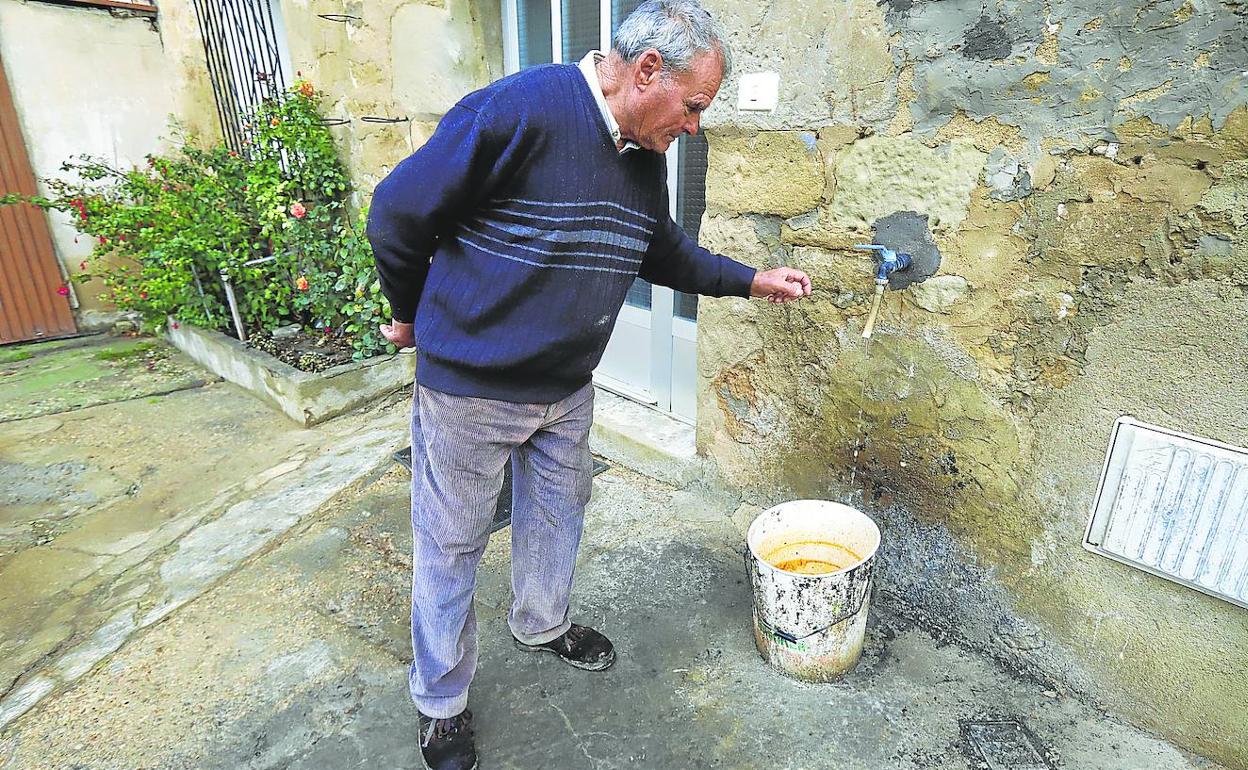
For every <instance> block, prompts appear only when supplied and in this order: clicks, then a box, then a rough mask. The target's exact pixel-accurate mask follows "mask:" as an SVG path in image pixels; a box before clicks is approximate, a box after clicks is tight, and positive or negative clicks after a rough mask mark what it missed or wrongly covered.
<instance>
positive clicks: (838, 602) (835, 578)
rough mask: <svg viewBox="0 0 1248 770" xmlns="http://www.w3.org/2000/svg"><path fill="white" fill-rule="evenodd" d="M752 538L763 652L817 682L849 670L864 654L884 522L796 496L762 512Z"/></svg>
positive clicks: (750, 564) (757, 629) (757, 637)
mask: <svg viewBox="0 0 1248 770" xmlns="http://www.w3.org/2000/svg"><path fill="white" fill-rule="evenodd" d="M746 544H747V545H748V548H747V550H746V554H745V558H746V568H747V570H748V571H749V575H750V584H751V586H752V587H753V590H754V641H755V643H756V644H757V645H758V651H759V653H761V654H762V656H763V659H764V660H766V661H767V662H768V663H770V664H771V665H773V666H775V667H776V668H778V669H780V670H781V671H783V672H784V673H785V674H788V675H789V676H792V677H794V678H796V679H803V680H806V681H810V682H831V681H834V680H836V679H839V678H840V677H842V676H844V675H845V674H846V673H848V672H849V671H850V670H851V669H852V668H853V667H854V666H855V665H857V663H858V659H859V658H860V657H862V640H863V636H864V635H865V633H866V628H867V605H868V603H869V600H870V596H871V573H872V568H873V566H874V563H875V554H876V551H878V550H879V547H880V529H879V527H877V526H876V525H875V522H874V521H872V520H871V518H870V517H869V516H867V515H866V514H865V513H862V512H861V511H859V510H856V509H854V508H851V507H849V506H848V505H842V504H840V503H833V502H829V501H826V500H793V501H790V502H787V503H781V504H780V505H777V506H775V507H773V508H768V509H767V510H765V511H763V512H762V513H760V514H759V515H758V518H756V519H754V523H752V524H751V525H750V529H749V532H748V533H747V534H746Z"/></svg>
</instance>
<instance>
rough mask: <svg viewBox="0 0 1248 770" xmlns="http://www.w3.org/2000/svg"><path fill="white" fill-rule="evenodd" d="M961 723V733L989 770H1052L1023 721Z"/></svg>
mask: <svg viewBox="0 0 1248 770" xmlns="http://www.w3.org/2000/svg"><path fill="white" fill-rule="evenodd" d="M961 724H962V734H963V735H964V736H966V740H967V742H968V743H970V744H971V747H972V748H974V749H975V751H977V752H979V757H977V759H979V760H981V761H982V762H983V763H984V764H986V765H987V766H988V770H1053V765H1052V764H1050V763H1049V761H1048V760H1047V759H1045V756H1044V752H1042V751H1041V750H1040V748H1039V747H1038V746H1037V744H1036V740H1035V739H1034V738H1033V737H1032V735H1031V733H1030V732H1029V731H1028V730H1027V728H1026V727H1023V723H1022V722H1019V721H1017V720H1013V719H996V720H987V721H983V722H971V721H963V722H962V723H961Z"/></svg>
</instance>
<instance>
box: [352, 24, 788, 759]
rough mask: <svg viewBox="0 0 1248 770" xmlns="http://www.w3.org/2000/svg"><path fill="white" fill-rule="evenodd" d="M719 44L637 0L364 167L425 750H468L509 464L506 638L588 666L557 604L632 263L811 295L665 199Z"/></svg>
mask: <svg viewBox="0 0 1248 770" xmlns="http://www.w3.org/2000/svg"><path fill="white" fill-rule="evenodd" d="M729 66H730V54H729V51H728V48H727V46H726V44H725V42H724V39H723V35H722V33H721V32H720V30H719V28H718V25H717V24H716V23H715V22H714V21H713V20H712V19H711V17H710V15H709V14H708V13H707V12H706V11H705V10H703V9H702V8H701V6H699V5H698V3H697V2H695V0H650V2H646V3H644V4H642V5H641V6H640V7H639V8H638V9H637V10H636V11H635V12H634V13H633V14H632V15H631V16H630V17H629V18H628V19H627V20H626V21H625V22H624V23H623V24H622V25H621V26H620V28H619V31H618V33H617V35H616V38H615V41H614V45H613V47H612V50H611V52H610V53H609V54H608V55H605V56H604V55H603V54H601V53H600V52H597V51H594V52H591V53H590V54H589V55H588V56H586V57H585V59H584V60H582V61H581V63H580V64H579V65H548V66H541V67H534V68H531V69H528V70H525V71H524V72H521V73H518V74H516V75H512V76H510V77H507V78H504V79H502V80H500V81H498V82H496V83H494V84H492V85H490V86H488V87H486V88H484V89H482V90H480V91H477V92H475V93H472V94H469V95H468V96H466V97H464V98H463V99H462V100H461V101H460V102H459V103H458V104H457V105H455V106H454V107H453V108H452V109H451V110H450V111H449V112H448V113H447V114H446V116H445V117H444V118H443V120H442V122H441V124H440V125H439V126H438V129H437V131H436V132H435V133H434V135H433V136H432V137H431V138H430V140H429V141H428V143H427V144H425V146H424V147H422V148H421V149H420V150H418V151H417V152H416V153H415V154H413V155H412V156H411V157H409V158H407V159H406V160H404V161H403V162H402V163H400V164H399V165H398V167H397V168H395V170H394V171H393V173H391V174H390V175H389V176H388V177H386V179H385V180H383V181H382V182H381V184H379V185H378V186H377V190H376V193H375V194H374V197H373V203H372V207H371V213H370V217H369V226H368V236H369V239H370V241H371V242H372V244H373V250H374V252H375V254H376V258H377V268H378V271H379V272H380V274H381V285H382V288H383V290H384V292H385V295H386V297H387V298H389V300H390V305H391V308H392V309H393V322H392V323H390V324H387V325H384V326H383V327H382V332H383V333H384V334H385V336H386V338H387V339H389V340H390V341H391V342H393V343H394V344H395V345H398V346H400V347H408V346H412V345H415V346H416V347H417V350H418V364H417V375H416V380H417V383H416V393H415V400H414V407H413V414H412V531H413V536H414V541H415V542H414V546H413V547H414V554H413V564H412V570H413V575H412V653H413V658H414V660H413V663H412V666H411V671H410V676H409V687H410V690H411V696H412V700H413V701H414V702H415V704H416V706H417V708H418V710H419V711H420V727H421V730H420V740H421V753H422V757H423V758H424V761H425V763H426V765H427V766H428V767H431V768H435V769H436V770H443V769H444V768H455V769H456V770H463V769H466V768H470V767H475V766H476V751H475V748H474V746H473V741H472V730H471V727H470V720H471V715H470V713H469V712H468V711H467V710H466V706H467V701H468V685H469V683H470V682H471V681H472V677H473V673H474V671H475V668H476V662H477V626H476V618H475V614H474V612H473V588H474V586H475V582H476V568H477V564H478V562H479V560H480V558H481V554H482V552H483V551H484V550H485V546H486V542H487V540H488V538H489V530H490V524H491V520H492V516H493V513H494V509H495V505H496V503H497V499H498V495H499V493H500V490H501V486H502V481H503V468H504V464H505V463H507V462H509V461H510V462H511V463H512V475H513V492H512V494H513V504H512V523H511V550H512V589H513V592H514V597H515V598H514V601H513V603H512V606H511V612H510V615H509V617H508V624H509V625H510V628H511V633H512V635H513V636H514V637H515V643H516V645H517V646H518V647H519V648H520V649H522V650H529V651H541V652H550V653H553V654H554V655H556V656H558V657H559V658H560V659H562V660H564V661H566V662H567V663H569V664H571V665H573V666H576V667H578V668H582V669H587V670H590V671H599V670H602V669H604V668H606V667H608V666H610V665H611V663H612V662H614V660H615V650H614V648H613V647H612V645H611V642H610V641H609V640H608V639H607V638H606V637H605V636H603V635H602V634H600V633H599V632H597V631H595V630H594V629H591V628H587V627H585V626H580V625H577V624H575V623H571V622H570V621H569V620H568V597H569V593H570V591H571V586H572V572H573V566H574V564H575V561H576V552H577V546H578V544H579V542H580V538H581V527H582V521H583V513H584V509H585V505H586V503H587V502H588V500H589V495H590V487H591V476H592V459H591V457H590V454H589V444H588V435H589V428H590V423H591V422H592V419H593V398H594V391H593V385H592V384H591V383H590V378H591V375H592V372H593V370H594V367H595V366H597V364H598V361H599V359H600V358H601V357H602V352H603V349H604V348H605V346H606V344H607V339H608V337H609V335H610V333H611V329H612V327H613V325H614V321H615V318H616V315H617V314H618V313H619V311H620V307H621V305H622V304H623V302H624V296H625V293H626V292H627V291H628V287H629V285H630V284H631V283H632V281H633V279H634V278H635V277H637V276H640V277H642V278H644V279H645V280H647V281H651V282H652V283H656V284H660V285H663V286H670V287H672V288H673V289H678V290H680V291H684V292H690V293H700V294H706V295H710V296H715V297H722V296H741V297H751V296H752V297H764V298H767V299H769V300H771V301H773V302H785V301H789V300H793V299H797V298H800V297H803V296H807V295H809V294H810V280H809V278H807V276H806V275H805V274H803V273H802V272H800V271H798V270H792V269H789V268H779V269H775V270H767V271H763V272H756V271H755V270H754V269H753V268H751V267H748V266H746V265H743V264H740V263H738V262H735V261H733V260H731V259H728V258H727V257H723V256H718V255H715V254H711V253H710V252H708V251H706V250H705V249H702V248H699V247H698V246H696V245H695V244H694V243H693V242H691V241H690V239H689V238H688V237H687V236H686V235H685V234H684V233H683V232H682V231H681V230H680V229H679V228H678V227H677V225H676V224H675V223H674V222H673V221H672V219H671V217H670V216H669V214H668V197H667V185H666V182H665V174H666V163H665V161H664V157H663V155H662V153H663V152H664V151H665V150H667V148H668V147H669V146H670V145H671V144H672V142H673V141H675V140H676V138H677V137H679V136H680V135H681V134H684V133H689V134H692V133H696V132H697V130H698V122H699V118H700V116H701V114H702V112H703V111H704V110H706V109H707V108H708V107H709V106H710V105H711V100H713V99H714V98H715V94H716V92H718V90H719V86H720V82H721V80H722V79H723V77H724V73H725V71H726V70H728V68H729Z"/></svg>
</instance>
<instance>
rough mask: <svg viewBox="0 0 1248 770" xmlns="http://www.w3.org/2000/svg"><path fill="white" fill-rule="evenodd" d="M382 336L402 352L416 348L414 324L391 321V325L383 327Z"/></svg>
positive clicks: (383, 325)
mask: <svg viewBox="0 0 1248 770" xmlns="http://www.w3.org/2000/svg"><path fill="white" fill-rule="evenodd" d="M381 336H383V337H385V338H386V342H389V343H390V344H391V345H394V346H395V347H396V348H399V349H400V350H401V349H403V348H414V347H416V331H415V327H414V326H413V325H412V324H405V323H402V322H401V321H395V320H393V319H391V321H390V323H388V324H382V325H381Z"/></svg>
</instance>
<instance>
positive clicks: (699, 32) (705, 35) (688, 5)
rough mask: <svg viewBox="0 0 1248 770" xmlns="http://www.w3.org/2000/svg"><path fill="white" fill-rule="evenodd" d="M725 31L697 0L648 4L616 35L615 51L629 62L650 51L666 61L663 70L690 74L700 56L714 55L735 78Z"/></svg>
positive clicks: (659, 0) (653, 0) (650, 1)
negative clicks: (689, 71)
mask: <svg viewBox="0 0 1248 770" xmlns="http://www.w3.org/2000/svg"><path fill="white" fill-rule="evenodd" d="M724 38H725V35H724V28H723V27H722V26H721V25H720V23H719V22H718V21H716V20H715V18H714V17H712V16H711V14H710V13H709V12H707V10H706V9H705V8H703V7H702V5H701V3H699V2H698V1H697V0H646V2H644V3H642V4H641V5H639V6H637V10H635V11H633V12H632V13H631V14H629V16H628V18H627V19H625V20H624V23H623V24H621V25H620V27H619V29H617V30H616V32H615V41H614V42H613V43H612V48H614V49H615V52H616V53H618V54H619V55H620V57H621V58H623V59H624V61H626V62H630V63H631V62H635V61H637V58H638V57H639V56H641V55H642V54H643V53H645V52H646V51H648V50H650V49H651V48H653V49H655V50H656V51H658V52H659V55H661V56H662V57H663V65H664V69H665V70H667V69H670V70H672V71H675V72H685V71H688V69H689V67H690V66H692V64H693V60H694V59H696V58H697V57H698V56H699V55H700V54H703V53H710V52H715V53H718V54H719V59H720V61H721V62H722V63H723V65H724V73H723V77H724V79H725V80H727V79H728V76H729V75H731V74H732V51H731V50H730V49H729V47H728V43H727V41H726V40H725V39H724Z"/></svg>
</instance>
